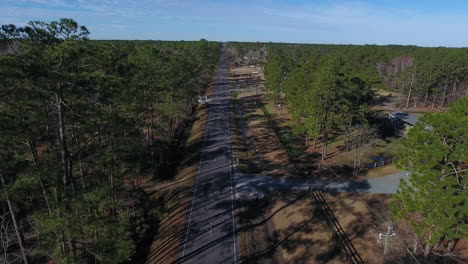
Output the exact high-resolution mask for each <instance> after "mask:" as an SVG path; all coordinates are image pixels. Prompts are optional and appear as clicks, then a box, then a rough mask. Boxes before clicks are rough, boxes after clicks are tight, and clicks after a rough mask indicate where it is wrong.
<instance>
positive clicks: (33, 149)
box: [26, 140, 52, 216]
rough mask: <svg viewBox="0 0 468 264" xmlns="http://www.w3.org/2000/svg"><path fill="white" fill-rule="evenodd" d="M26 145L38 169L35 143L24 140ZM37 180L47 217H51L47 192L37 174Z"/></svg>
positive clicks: (38, 163)
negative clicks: (47, 213) (45, 206)
mask: <svg viewBox="0 0 468 264" xmlns="http://www.w3.org/2000/svg"><path fill="white" fill-rule="evenodd" d="M26 143H27V144H28V146H29V151H30V152H31V156H32V158H33V163H34V165H35V166H36V168H39V167H40V162H39V156H38V155H37V150H36V143H35V142H34V140H26ZM37 178H38V180H39V184H40V185H41V189H42V194H43V195H44V200H45V202H46V205H47V210H48V211H49V215H50V216H52V209H51V207H50V203H49V198H48V197H47V191H46V189H45V185H44V181H42V177H41V175H40V173H38V174H37Z"/></svg>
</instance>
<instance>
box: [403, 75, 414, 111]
mask: <svg viewBox="0 0 468 264" xmlns="http://www.w3.org/2000/svg"><path fill="white" fill-rule="evenodd" d="M415 72H416V70H413V75H412V76H411V83H410V88H409V91H408V98H406V107H405V108H408V107H409V102H410V98H411V91H412V90H413V82H414V74H415Z"/></svg>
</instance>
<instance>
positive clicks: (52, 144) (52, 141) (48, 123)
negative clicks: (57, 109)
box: [42, 99, 54, 149]
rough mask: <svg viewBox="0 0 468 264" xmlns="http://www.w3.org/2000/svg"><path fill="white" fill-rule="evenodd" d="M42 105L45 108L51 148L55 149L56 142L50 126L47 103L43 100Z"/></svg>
mask: <svg viewBox="0 0 468 264" xmlns="http://www.w3.org/2000/svg"><path fill="white" fill-rule="evenodd" d="M42 104H43V106H44V115H45V118H46V130H47V139H48V140H49V148H50V149H53V147H54V140H53V138H52V133H51V128H50V127H51V125H50V118H49V110H48V109H47V104H46V103H45V100H44V99H42Z"/></svg>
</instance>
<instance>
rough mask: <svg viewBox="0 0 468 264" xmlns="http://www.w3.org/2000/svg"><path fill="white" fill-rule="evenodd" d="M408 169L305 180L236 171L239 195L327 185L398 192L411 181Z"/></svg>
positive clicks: (348, 189) (329, 187)
mask: <svg viewBox="0 0 468 264" xmlns="http://www.w3.org/2000/svg"><path fill="white" fill-rule="evenodd" d="M409 178H410V176H409V174H408V172H406V171H401V172H397V173H394V174H389V175H385V176H382V177H376V178H370V179H362V180H354V179H349V180H330V181H326V180H319V181H314V180H304V179H280V178H276V177H272V176H267V175H261V174H242V173H240V172H236V173H235V182H236V184H237V186H236V191H237V192H236V194H237V195H238V196H239V197H243V196H247V197H248V196H254V195H255V192H261V193H263V192H264V191H265V190H272V189H277V190H308V189H309V186H310V187H311V188H314V187H320V186H325V188H326V189H325V190H326V191H329V192H354V193H387V194H393V193H396V192H397V190H398V187H399V185H400V181H402V180H405V181H409Z"/></svg>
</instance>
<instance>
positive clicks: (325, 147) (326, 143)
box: [322, 129, 328, 161]
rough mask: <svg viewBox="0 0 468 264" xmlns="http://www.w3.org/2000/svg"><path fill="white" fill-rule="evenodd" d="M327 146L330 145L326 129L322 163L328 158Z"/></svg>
mask: <svg viewBox="0 0 468 264" xmlns="http://www.w3.org/2000/svg"><path fill="white" fill-rule="evenodd" d="M327 145H328V130H327V129H325V133H324V134H323V146H322V161H324V160H325V159H326V158H327Z"/></svg>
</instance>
